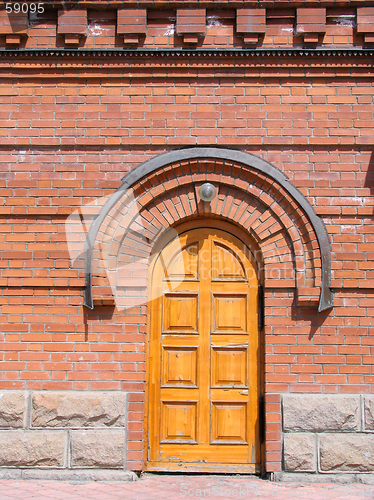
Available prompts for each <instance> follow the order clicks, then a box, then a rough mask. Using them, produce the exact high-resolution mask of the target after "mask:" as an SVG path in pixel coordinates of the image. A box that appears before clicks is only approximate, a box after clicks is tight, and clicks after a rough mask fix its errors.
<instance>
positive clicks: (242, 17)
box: [236, 9, 266, 44]
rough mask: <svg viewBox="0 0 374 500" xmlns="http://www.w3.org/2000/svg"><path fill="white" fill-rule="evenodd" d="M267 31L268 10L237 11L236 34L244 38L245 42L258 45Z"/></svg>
mask: <svg viewBox="0 0 374 500" xmlns="http://www.w3.org/2000/svg"><path fill="white" fill-rule="evenodd" d="M265 31H266V9H237V10H236V32H237V34H238V35H241V36H243V42H244V43H245V44H247V43H252V44H253V43H258V41H259V37H260V35H263V34H264V33H265Z"/></svg>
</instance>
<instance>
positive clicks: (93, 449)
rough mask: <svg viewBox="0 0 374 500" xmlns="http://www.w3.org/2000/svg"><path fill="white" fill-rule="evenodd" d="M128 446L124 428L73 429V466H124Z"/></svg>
mask: <svg viewBox="0 0 374 500" xmlns="http://www.w3.org/2000/svg"><path fill="white" fill-rule="evenodd" d="M125 447H126V435H125V431H123V430H114V429H112V430H110V431H106V430H103V431H99V430H84V431H83V430H82V431H81V430H79V431H71V465H72V467H97V468H112V469H113V468H122V467H123V466H124V456H125Z"/></svg>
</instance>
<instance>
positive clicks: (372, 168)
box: [364, 151, 374, 194]
mask: <svg viewBox="0 0 374 500" xmlns="http://www.w3.org/2000/svg"><path fill="white" fill-rule="evenodd" d="M364 187H366V188H369V189H370V192H371V194H374V151H372V153H371V157H370V161H369V167H368V171H367V174H366V178H365V182H364Z"/></svg>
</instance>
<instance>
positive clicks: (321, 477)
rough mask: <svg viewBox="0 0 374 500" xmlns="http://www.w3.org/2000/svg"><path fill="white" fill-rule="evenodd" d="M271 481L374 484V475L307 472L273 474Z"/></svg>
mask: <svg viewBox="0 0 374 500" xmlns="http://www.w3.org/2000/svg"><path fill="white" fill-rule="evenodd" d="M270 480H271V481H274V482H279V483H280V482H282V483H341V484H353V483H359V484H374V473H371V472H369V473H351V472H346V473H336V474H318V473H311V474H307V473H305V472H272V473H271V474H270Z"/></svg>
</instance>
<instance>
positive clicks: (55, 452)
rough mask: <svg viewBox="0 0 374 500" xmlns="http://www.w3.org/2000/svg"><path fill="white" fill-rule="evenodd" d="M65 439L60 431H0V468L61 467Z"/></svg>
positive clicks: (64, 434)
mask: <svg viewBox="0 0 374 500" xmlns="http://www.w3.org/2000/svg"><path fill="white" fill-rule="evenodd" d="M66 438H67V436H66V433H65V432H61V431H25V430H19V431H18V430H17V431H13V430H10V431H0V450H1V452H0V466H1V467H12V466H13V467H62V466H64V465H65V464H64V456H65V447H66Z"/></svg>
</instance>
